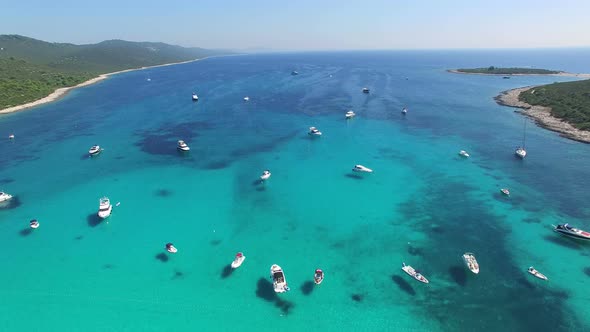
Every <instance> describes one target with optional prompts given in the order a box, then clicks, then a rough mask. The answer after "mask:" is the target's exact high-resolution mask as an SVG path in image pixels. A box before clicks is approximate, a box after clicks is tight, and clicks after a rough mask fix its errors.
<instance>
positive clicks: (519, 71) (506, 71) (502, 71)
mask: <svg viewBox="0 0 590 332" xmlns="http://www.w3.org/2000/svg"><path fill="white" fill-rule="evenodd" d="M455 71H456V72H458V73H467V74H489V75H549V74H560V73H563V72H562V71H558V70H548V69H537V68H518V67H515V68H501V67H494V66H489V67H486V68H460V69H456V70H455Z"/></svg>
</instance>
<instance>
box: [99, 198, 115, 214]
mask: <svg viewBox="0 0 590 332" xmlns="http://www.w3.org/2000/svg"><path fill="white" fill-rule="evenodd" d="M112 211H113V206H112V205H111V201H110V200H109V198H108V197H103V198H101V199H99V200H98V216H99V217H100V218H102V219H105V218H108V217H109V216H110V215H111V212H112Z"/></svg>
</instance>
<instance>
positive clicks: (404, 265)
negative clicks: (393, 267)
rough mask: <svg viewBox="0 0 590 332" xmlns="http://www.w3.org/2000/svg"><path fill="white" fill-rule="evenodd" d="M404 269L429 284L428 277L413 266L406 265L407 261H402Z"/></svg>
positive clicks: (413, 276) (411, 275)
mask: <svg viewBox="0 0 590 332" xmlns="http://www.w3.org/2000/svg"><path fill="white" fill-rule="evenodd" d="M402 270H404V272H406V273H407V274H408V275H410V277H412V278H414V279H416V280H418V281H420V282H423V283H425V284H427V283H428V282H429V281H428V279H426V278H425V277H424V276H423V275H422V274H420V272H418V271H416V270H414V268H413V267H411V266H409V265H406V263H402Z"/></svg>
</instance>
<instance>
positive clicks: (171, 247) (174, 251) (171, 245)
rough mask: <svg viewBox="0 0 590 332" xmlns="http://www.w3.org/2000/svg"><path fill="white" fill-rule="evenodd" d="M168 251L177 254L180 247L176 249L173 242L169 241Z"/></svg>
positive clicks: (167, 244)
mask: <svg viewBox="0 0 590 332" xmlns="http://www.w3.org/2000/svg"><path fill="white" fill-rule="evenodd" d="M166 251H167V252H169V253H171V254H175V253H177V252H178V249H176V247H175V246H174V245H173V244H172V243H170V242H168V243H166Z"/></svg>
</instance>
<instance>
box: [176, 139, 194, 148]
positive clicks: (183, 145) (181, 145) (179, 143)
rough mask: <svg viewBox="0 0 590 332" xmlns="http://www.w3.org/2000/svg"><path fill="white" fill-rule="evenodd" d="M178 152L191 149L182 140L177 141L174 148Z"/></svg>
mask: <svg viewBox="0 0 590 332" xmlns="http://www.w3.org/2000/svg"><path fill="white" fill-rule="evenodd" d="M176 148H177V149H178V150H180V151H189V150H190V149H191V148H189V147H188V145H187V144H186V143H185V142H184V141H183V140H181V139H180V140H178V145H177V147H176Z"/></svg>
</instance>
